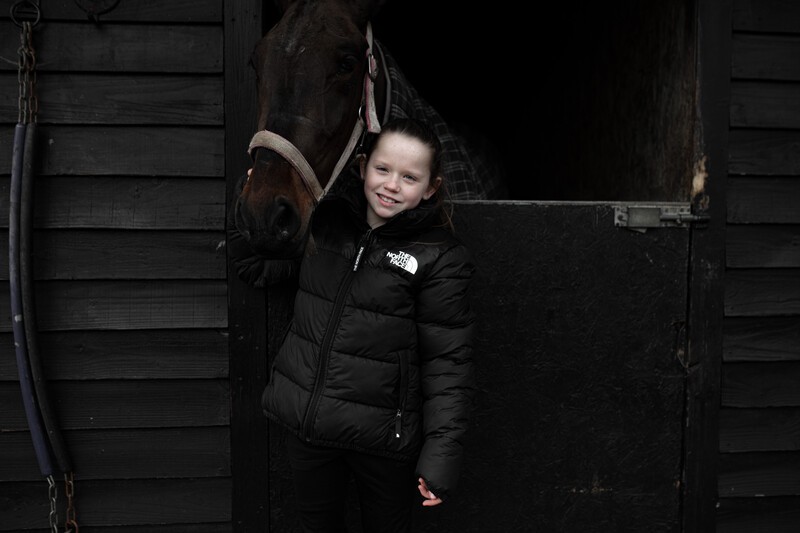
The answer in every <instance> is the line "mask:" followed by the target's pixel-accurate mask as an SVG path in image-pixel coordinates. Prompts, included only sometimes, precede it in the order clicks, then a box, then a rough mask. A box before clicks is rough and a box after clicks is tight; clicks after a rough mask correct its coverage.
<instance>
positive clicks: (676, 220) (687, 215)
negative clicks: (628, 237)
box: [614, 204, 708, 231]
mask: <svg viewBox="0 0 800 533" xmlns="http://www.w3.org/2000/svg"><path fill="white" fill-rule="evenodd" d="M707 221H708V215H695V214H693V213H692V208H691V205H690V204H663V205H618V206H614V225H615V226H617V227H622V228H628V229H631V230H634V231H646V230H647V228H667V227H680V228H685V227H688V226H689V224H692V223H695V222H707Z"/></svg>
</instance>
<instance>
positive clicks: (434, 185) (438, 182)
mask: <svg viewBox="0 0 800 533" xmlns="http://www.w3.org/2000/svg"><path fill="white" fill-rule="evenodd" d="M441 186H442V177H441V176H436V178H435V179H432V180H431V184H430V185H428V190H427V191H425V194H423V195H422V199H423V200H428V199H430V197H431V196H433V195H434V194H435V193H436V191H438V190H439V187H441Z"/></svg>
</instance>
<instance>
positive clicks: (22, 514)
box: [0, 477, 231, 532]
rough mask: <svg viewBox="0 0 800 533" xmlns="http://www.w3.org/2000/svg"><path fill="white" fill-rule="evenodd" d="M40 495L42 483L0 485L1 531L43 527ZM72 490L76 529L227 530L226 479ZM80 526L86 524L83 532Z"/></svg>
mask: <svg viewBox="0 0 800 533" xmlns="http://www.w3.org/2000/svg"><path fill="white" fill-rule="evenodd" d="M60 488H62V489H63V487H60ZM43 491H44V492H43ZM46 491H47V485H46V484H44V482H43V481H42V482H38V483H32V482H30V483H14V484H10V483H1V484H0V508H2V509H5V510H6V512H5V513H4V516H3V527H5V528H7V529H6V531H14V532H19V531H23V530H27V529H29V528H34V527H38V528H45V527H47V524H48V522H47V517H48V513H49V502H48V500H47V497H46V496H47V492H46ZM75 491H76V492H75V495H76V500H77V503H76V505H77V506H78V510H77V514H78V516H77V518H78V523H79V524H80V529H81V531H89V528H90V527H92V526H95V527H97V528H98V529H97V531H106V532H107V531H116V528H115V527H114V526H116V525H117V524H130V525H140V526H144V525H148V524H155V525H158V526H164V525H168V524H176V525H180V527H185V524H192V523H200V522H211V523H217V524H220V525H222V524H224V525H225V526H226V527H228V528H230V505H231V498H230V491H231V479H230V478H222V477H219V478H203V479H147V480H144V479H142V480H140V479H131V480H125V479H122V480H102V481H101V480H98V481H94V480H80V479H78V480H76V482H75ZM43 494H44V496H43ZM61 494H63V492H61ZM61 501H62V502H63V497H62V499H61ZM61 516H63V514H61ZM84 526H87V527H86V529H85V530H84ZM112 528H113V529H112ZM145 530H146V531H153V530H150V529H145ZM123 531H124V530H123ZM228 531H229V529H228Z"/></svg>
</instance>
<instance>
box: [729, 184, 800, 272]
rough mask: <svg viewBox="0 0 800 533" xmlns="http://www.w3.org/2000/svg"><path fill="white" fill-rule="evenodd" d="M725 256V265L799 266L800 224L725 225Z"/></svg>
mask: <svg viewBox="0 0 800 533" xmlns="http://www.w3.org/2000/svg"><path fill="white" fill-rule="evenodd" d="M739 202H743V198H741V197H740V199H739ZM739 210H740V211H741V212H742V214H745V213H746V212H745V210H744V206H743V205H741V204H740V206H739ZM725 257H726V261H725V263H726V266H727V267H728V268H792V267H795V268H796V267H800V224H786V225H777V224H758V225H743V224H728V226H727V227H726V229H725Z"/></svg>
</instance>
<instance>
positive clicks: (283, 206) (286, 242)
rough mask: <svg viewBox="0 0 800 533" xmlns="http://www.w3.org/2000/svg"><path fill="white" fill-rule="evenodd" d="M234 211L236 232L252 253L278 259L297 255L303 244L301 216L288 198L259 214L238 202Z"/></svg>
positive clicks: (260, 211)
mask: <svg viewBox="0 0 800 533" xmlns="http://www.w3.org/2000/svg"><path fill="white" fill-rule="evenodd" d="M234 209H235V212H234V221H235V224H236V229H237V230H238V231H239V233H241V234H242V236H243V237H244V238H245V240H246V241H247V243H248V244H249V245H250V248H252V249H253V251H255V252H256V253H258V254H259V255H262V256H264V257H268V258H276V259H277V258H286V257H290V256H294V255H295V254H296V253H297V250H298V249H299V248H300V244H301V241H302V240H303V236H302V235H300V234H299V232H300V227H301V221H300V213H299V212H298V211H297V209H296V208H295V207H294V206H293V205H292V204H291V203H290V202H289V200H288V199H287V198H285V197H283V196H277V197H275V198H274V199H273V200H272V201H271V202H270V203H269V204H268V205H267V206H266V207H265V208H264V209H260V210H258V212H254V210H253V209H252V208H250V207H249V206H248V204H247V203H246V202H245V201H243V200H242V199H241V198H239V199H238V200H237V201H236V205H235V207H234Z"/></svg>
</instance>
